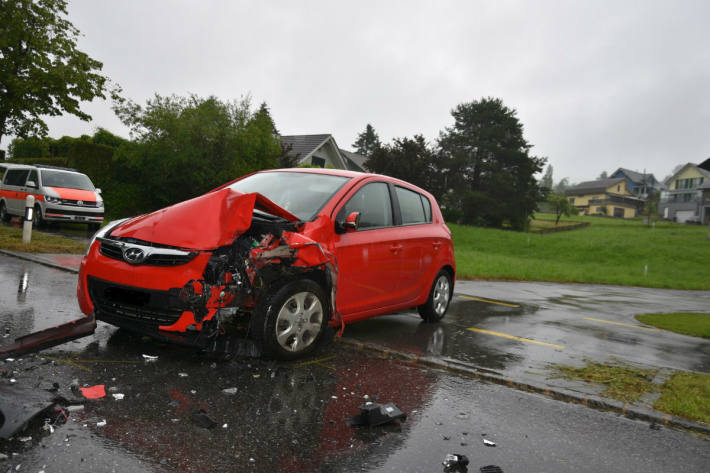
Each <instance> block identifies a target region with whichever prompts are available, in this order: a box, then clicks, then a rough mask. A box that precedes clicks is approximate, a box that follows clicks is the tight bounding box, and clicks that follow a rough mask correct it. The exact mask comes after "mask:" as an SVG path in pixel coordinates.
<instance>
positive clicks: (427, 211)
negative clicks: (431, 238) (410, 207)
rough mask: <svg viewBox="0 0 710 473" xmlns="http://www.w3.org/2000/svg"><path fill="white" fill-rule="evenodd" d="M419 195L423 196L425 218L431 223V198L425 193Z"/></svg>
mask: <svg viewBox="0 0 710 473" xmlns="http://www.w3.org/2000/svg"><path fill="white" fill-rule="evenodd" d="M419 197H421V198H422V204H423V205H424V218H425V219H426V221H427V223H431V202H429V199H427V198H426V197H424V196H423V195H420V196H419Z"/></svg>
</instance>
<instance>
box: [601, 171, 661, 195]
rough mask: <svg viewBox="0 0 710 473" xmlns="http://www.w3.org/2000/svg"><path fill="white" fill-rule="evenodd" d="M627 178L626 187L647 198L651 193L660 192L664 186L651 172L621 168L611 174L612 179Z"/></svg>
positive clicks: (633, 192)
mask: <svg viewBox="0 0 710 473" xmlns="http://www.w3.org/2000/svg"><path fill="white" fill-rule="evenodd" d="M618 177H622V178H624V179H626V188H627V189H628V190H629V192H631V193H632V194H634V195H635V196H638V197H642V198H646V197H647V196H648V195H649V194H652V193H654V192H660V191H661V190H663V188H664V186H663V184H662V183H660V182H658V181H657V180H656V177H655V176H654V175H653V174H650V173H640V172H637V171H632V170H631V169H625V168H619V169H617V170H616V171H614V173H613V174H611V175H610V176H609V178H610V179H615V178H618Z"/></svg>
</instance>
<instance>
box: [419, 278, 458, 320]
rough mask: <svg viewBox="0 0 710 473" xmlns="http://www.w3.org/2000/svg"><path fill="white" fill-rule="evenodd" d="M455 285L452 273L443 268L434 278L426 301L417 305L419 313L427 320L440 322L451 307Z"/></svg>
mask: <svg viewBox="0 0 710 473" xmlns="http://www.w3.org/2000/svg"><path fill="white" fill-rule="evenodd" d="M453 290H454V287H453V284H451V275H450V274H449V272H448V271H446V270H444V269H442V270H441V271H439V273H438V274H437V275H436V278H434V284H433V285H432V287H431V291H429V297H428V298H427V301H426V303H424V304H422V305H420V306H419V307H417V310H418V311H419V315H420V316H421V317H422V319H424V321H425V322H438V321H439V320H441V319H443V318H444V315H446V311H447V310H448V308H449V302H450V301H451V294H452V293H453Z"/></svg>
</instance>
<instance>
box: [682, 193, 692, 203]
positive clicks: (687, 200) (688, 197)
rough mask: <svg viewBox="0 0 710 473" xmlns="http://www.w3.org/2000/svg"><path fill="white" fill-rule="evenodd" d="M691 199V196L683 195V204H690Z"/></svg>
mask: <svg viewBox="0 0 710 473" xmlns="http://www.w3.org/2000/svg"><path fill="white" fill-rule="evenodd" d="M692 197H693V194H683V202H690V199H691V198H692Z"/></svg>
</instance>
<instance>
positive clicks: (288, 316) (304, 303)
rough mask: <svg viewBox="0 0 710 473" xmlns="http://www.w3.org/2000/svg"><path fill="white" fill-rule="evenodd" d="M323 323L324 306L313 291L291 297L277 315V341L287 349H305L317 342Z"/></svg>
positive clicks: (296, 350)
mask: <svg viewBox="0 0 710 473" xmlns="http://www.w3.org/2000/svg"><path fill="white" fill-rule="evenodd" d="M322 324H323V306H322V305H321V302H320V299H318V297H317V296H316V295H315V294H314V293H312V292H299V293H296V294H294V295H292V296H291V297H289V298H288V299H287V300H286V302H284V304H283V305H282V306H281V309H280V310H279V313H278V315H277V316H276V326H275V330H276V341H277V342H278V344H279V345H280V346H281V347H282V348H283V349H284V350H286V351H289V352H293V353H296V352H299V351H303V350H305V349H306V348H308V347H309V346H311V345H312V344H313V342H315V340H316V338H317V337H318V333H319V332H320V329H321V326H322Z"/></svg>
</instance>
